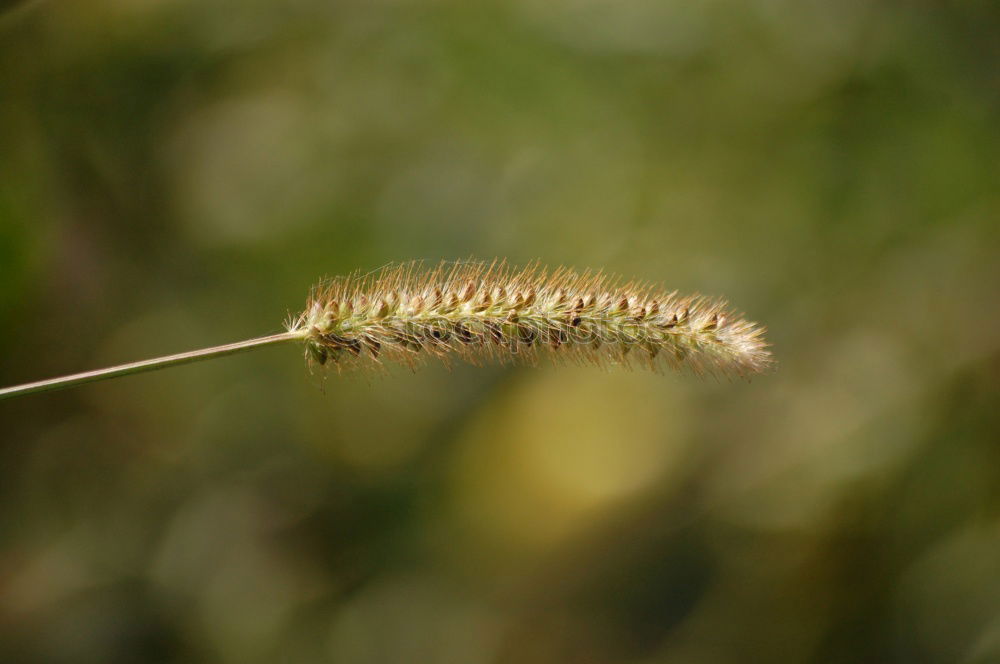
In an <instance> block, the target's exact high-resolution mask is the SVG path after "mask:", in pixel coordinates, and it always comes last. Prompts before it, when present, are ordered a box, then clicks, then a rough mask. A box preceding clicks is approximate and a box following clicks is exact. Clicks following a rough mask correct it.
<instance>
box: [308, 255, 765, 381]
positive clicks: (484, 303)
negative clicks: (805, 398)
mask: <svg viewBox="0 0 1000 664" xmlns="http://www.w3.org/2000/svg"><path fill="white" fill-rule="evenodd" d="M288 332H289V334H292V335H296V336H299V337H301V338H302V339H303V340H304V341H305V344H306V358H307V359H308V361H309V362H310V363H312V364H326V363H327V362H332V363H334V364H336V366H338V367H341V366H345V365H351V364H359V363H364V362H371V361H375V362H382V361H383V360H389V361H395V362H400V363H402V364H405V365H407V366H410V367H414V366H415V365H417V364H418V363H420V362H421V361H422V360H423V359H425V358H428V357H439V358H442V359H444V360H445V361H447V360H449V359H450V358H453V357H457V358H460V359H462V360H465V361H468V362H471V363H473V364H481V363H483V362H488V361H499V362H520V363H533V362H536V361H538V360H539V359H540V358H541V357H543V356H549V357H551V358H552V359H554V360H562V359H565V360H568V361H570V362H576V363H583V364H592V365H597V366H602V367H604V366H610V365H624V366H627V367H646V368H650V369H654V370H655V369H661V368H664V367H665V368H670V369H681V370H688V371H690V372H692V373H694V374H698V375H702V374H713V375H728V376H750V375H752V374H756V373H760V372H762V371H764V370H766V369H767V368H768V367H769V366H770V365H771V363H772V359H771V353H770V351H769V350H768V345H767V343H766V342H765V341H764V337H763V333H764V328H763V327H760V326H758V325H757V324H756V323H753V322H750V321H748V320H746V319H744V318H743V317H742V316H740V315H738V314H736V313H734V312H732V311H731V310H729V309H728V308H727V306H726V303H725V302H723V301H721V300H715V299H711V298H706V297H702V296H697V295H696V296H691V297H680V296H678V295H677V294H676V293H667V292H664V291H662V290H660V289H658V288H655V287H653V286H651V285H650V284H647V283H639V282H634V281H632V282H627V283H623V282H622V281H621V280H620V279H619V278H617V277H614V276H609V275H605V274H603V273H601V272H582V273H581V272H575V271H573V270H569V269H566V268H559V269H556V270H554V271H551V272H549V271H547V270H546V269H545V268H543V267H541V266H539V265H531V266H528V267H526V268H521V269H517V268H512V267H509V266H507V265H506V264H505V263H504V262H498V261H494V262H492V263H478V262H457V263H449V262H445V263H441V264H440V265H438V266H437V267H435V268H433V269H429V270H423V269H421V264H420V263H418V262H411V263H403V264H400V265H394V266H389V267H386V268H383V269H381V270H378V271H376V272H374V273H367V274H360V273H357V274H353V275H350V276H346V277H338V278H335V279H332V280H329V281H325V282H323V283H321V284H320V285H318V286H316V287H315V288H314V289H313V291H312V293H311V295H310V297H309V301H308V303H307V306H306V308H305V310H304V311H303V312H302V313H301V314H300V315H299V316H297V317H295V318H293V319H292V320H291V321H289V324H288Z"/></svg>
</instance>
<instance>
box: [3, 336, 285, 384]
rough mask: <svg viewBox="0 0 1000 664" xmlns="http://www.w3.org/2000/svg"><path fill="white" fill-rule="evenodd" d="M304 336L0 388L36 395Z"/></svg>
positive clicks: (260, 340)
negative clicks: (36, 393)
mask: <svg viewBox="0 0 1000 664" xmlns="http://www.w3.org/2000/svg"><path fill="white" fill-rule="evenodd" d="M301 339H302V333H301V332H282V333H281V334H272V335H270V336H267V337H258V338H256V339H247V340H246V341H237V342H235V343H231V344H225V345H222V346H214V347H212V348H202V349H200V350H192V351H188V352H186V353H177V354H176V355H166V356H164V357H156V358H153V359H151V360H142V361H141V362H130V363H129V364H120V365H118V366H114V367H108V368H106V369H95V370H94V371H84V372H83V373H78V374H72V375H70V376H60V377H58V378H49V379H48V380H39V381H36V382H34V383H25V384H24V385H15V386H13V387H7V388H4V389H0V400H3V399H10V398H12V397H19V396H23V395H25V394H33V393H35V392H51V391H53V390H62V389H65V388H67V387H75V386H77V385H83V384H84V383H93V382H95V381H98V380H106V379H108V378H117V377H118V376H128V375H131V374H137V373H143V372H145V371H156V370H158V369H166V368H167V367H174V366H177V365H179V364H189V363H191V362H200V361H201V360H210V359H213V358H216V357H223V356H224V355H233V354H235V353H243V352H245V351H248V350H253V349H254V348H258V347H260V346H269V345H271V344H280V343H286V342H288V341H299V340H301Z"/></svg>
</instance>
